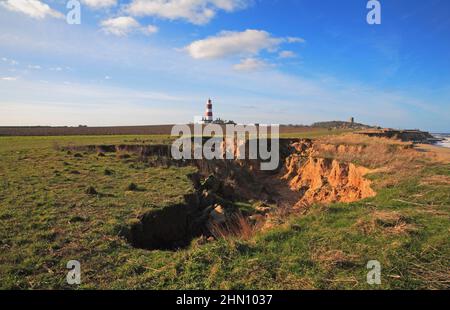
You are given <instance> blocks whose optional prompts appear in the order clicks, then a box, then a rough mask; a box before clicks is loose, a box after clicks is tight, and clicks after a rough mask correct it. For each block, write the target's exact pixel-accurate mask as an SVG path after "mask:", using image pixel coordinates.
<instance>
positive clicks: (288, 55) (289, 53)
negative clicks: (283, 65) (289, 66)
mask: <svg viewBox="0 0 450 310" xmlns="http://www.w3.org/2000/svg"><path fill="white" fill-rule="evenodd" d="M278 57H279V58H295V57H297V54H295V53H294V52H292V51H281V52H280V53H279V54H278Z"/></svg>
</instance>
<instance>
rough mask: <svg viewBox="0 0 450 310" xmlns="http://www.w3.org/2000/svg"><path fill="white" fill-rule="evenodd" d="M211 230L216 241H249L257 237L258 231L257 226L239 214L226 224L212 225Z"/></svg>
mask: <svg viewBox="0 0 450 310" xmlns="http://www.w3.org/2000/svg"><path fill="white" fill-rule="evenodd" d="M209 230H210V232H211V234H212V235H213V236H214V238H216V239H225V240H231V239H240V240H249V239H251V238H252V237H253V236H254V235H255V233H256V231H257V230H258V229H257V227H256V226H254V225H252V224H250V223H249V221H248V220H247V219H246V218H245V217H244V216H243V215H242V214H237V215H234V216H233V217H232V218H231V220H229V221H227V222H226V223H225V224H222V225H221V224H217V223H213V224H211V225H210V227H209Z"/></svg>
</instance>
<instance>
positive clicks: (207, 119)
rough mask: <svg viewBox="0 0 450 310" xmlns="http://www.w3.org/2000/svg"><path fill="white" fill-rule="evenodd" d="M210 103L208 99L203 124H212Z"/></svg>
mask: <svg viewBox="0 0 450 310" xmlns="http://www.w3.org/2000/svg"><path fill="white" fill-rule="evenodd" d="M212 108H213V106H212V101H211V99H208V102H207V103H206V112H205V123H212V122H213V111H212Z"/></svg>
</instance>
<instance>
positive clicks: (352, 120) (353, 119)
mask: <svg viewBox="0 0 450 310" xmlns="http://www.w3.org/2000/svg"><path fill="white" fill-rule="evenodd" d="M350 123H351V124H352V125H353V124H354V123H355V118H354V117H350Z"/></svg>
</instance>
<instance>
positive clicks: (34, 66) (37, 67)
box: [28, 65, 41, 70]
mask: <svg viewBox="0 0 450 310" xmlns="http://www.w3.org/2000/svg"><path fill="white" fill-rule="evenodd" d="M28 68H29V69H34V70H39V69H41V66H39V65H28Z"/></svg>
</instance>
